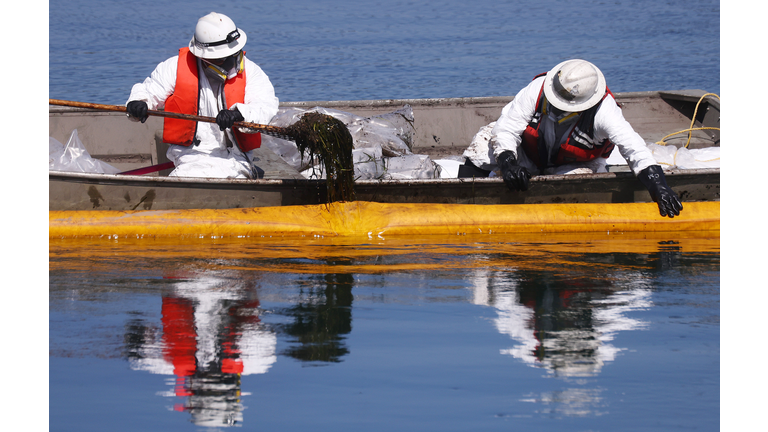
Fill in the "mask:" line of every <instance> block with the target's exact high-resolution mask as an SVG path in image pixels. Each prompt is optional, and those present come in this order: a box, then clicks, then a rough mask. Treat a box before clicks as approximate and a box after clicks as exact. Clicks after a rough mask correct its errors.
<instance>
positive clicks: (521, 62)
mask: <svg viewBox="0 0 768 432" xmlns="http://www.w3.org/2000/svg"><path fill="white" fill-rule="evenodd" d="M214 9H215V10H216V11H217V12H222V13H225V14H227V15H229V16H230V17H232V18H233V19H234V20H235V23H236V24H237V25H238V26H239V27H240V28H242V29H243V30H244V31H245V32H246V33H247V35H248V43H247V46H246V51H247V52H248V56H249V58H251V59H252V60H254V61H255V62H256V63H258V64H259V65H260V66H261V67H262V69H263V70H264V71H265V72H266V73H267V74H268V75H269V77H270V79H271V81H272V83H273V85H274V87H275V90H276V93H277V96H278V97H279V98H280V100H282V101H307V100H311V101H322V100H355V99H399V98H435V97H471V96H511V95H514V94H515V93H517V91H518V90H519V89H520V88H522V87H523V86H524V85H525V84H526V83H527V82H529V81H530V80H531V79H532V78H533V76H534V75H536V74H538V73H540V72H545V71H547V70H548V69H549V68H551V67H552V66H554V65H555V64H557V63H559V62H561V61H563V60H565V59H568V58H584V59H587V60H590V61H592V62H593V63H595V64H596V65H597V66H598V67H600V68H601V70H602V71H603V72H604V74H605V75H606V79H607V82H608V86H609V87H610V88H611V90H612V91H615V92H628V91H649V90H680V89H702V90H705V91H708V92H714V93H718V94H719V92H720V2H719V1H714V0H704V1H700V2H696V3H695V4H692V3H690V2H683V1H668V0H635V1H629V0H619V1H603V0H584V1H580V2H567V1H558V0H541V1H537V2H524V1H499V0H495V1H487V0H476V1H471V2H468V1H463V0H448V1H442V2H419V1H375V0H356V1H308V0H306V1H298V0H283V1H259V2H257V3H254V2H230V3H227V5H226V6H223V7H220V6H217V5H216V4H215V3H211V2H208V1H200V0H190V1H183V2H181V1H163V2H157V1H149V0H134V1H126V2H114V1H109V2H97V1H93V0H67V1H63V0H52V1H50V2H49V21H50V27H49V44H50V47H49V68H50V72H49V74H50V76H49V95H50V96H49V97H51V98H56V99H65V100H76V101H84V102H94V103H107V104H122V103H124V102H125V101H126V99H127V97H128V94H129V92H130V88H131V86H132V85H133V84H134V83H136V82H139V81H142V80H143V79H144V78H145V77H146V76H148V75H149V74H150V73H151V72H152V70H153V69H154V67H155V66H156V65H157V63H159V62H161V61H163V60H165V59H167V58H168V57H171V56H173V55H175V54H176V53H177V51H178V49H179V48H180V47H183V46H186V45H187V43H188V42H189V40H190V38H191V36H192V33H193V31H194V26H195V23H196V22H197V19H198V18H199V17H201V16H203V15H205V14H207V13H208V12H211V11H212V10H214Z"/></svg>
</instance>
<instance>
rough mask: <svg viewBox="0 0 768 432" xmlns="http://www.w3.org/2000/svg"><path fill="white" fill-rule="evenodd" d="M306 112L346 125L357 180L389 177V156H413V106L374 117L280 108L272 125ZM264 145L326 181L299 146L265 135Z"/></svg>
mask: <svg viewBox="0 0 768 432" xmlns="http://www.w3.org/2000/svg"><path fill="white" fill-rule="evenodd" d="M307 112H318V113H320V114H325V115H329V116H331V117H334V118H336V119H338V120H341V121H342V122H343V123H344V124H345V125H346V126H347V129H348V130H349V133H350V135H352V141H353V143H354V150H353V159H354V164H355V178H358V179H381V178H389V177H388V175H387V173H386V164H385V160H386V159H387V158H390V157H399V156H406V155H412V154H413V153H412V152H411V147H412V146H413V136H414V134H415V130H414V127H413V121H414V117H413V109H412V108H411V106H410V105H405V106H403V107H402V108H400V109H398V110H396V111H393V112H390V113H385V114H380V115H375V116H371V117H361V116H358V115H355V114H351V113H348V112H344V111H340V110H335V109H331V108H324V107H314V108H311V109H308V110H307V109H302V108H281V109H280V110H279V111H278V113H277V114H276V115H275V116H274V117H273V118H272V120H270V122H269V124H270V125H272V126H278V127H288V126H290V125H292V124H294V123H296V122H297V121H299V119H300V118H301V116H302V115H304V114H305V113H307ZM262 145H263V146H265V147H267V148H269V149H270V150H272V151H273V152H275V154H277V155H279V156H280V157H281V158H283V160H285V162H286V163H288V164H289V165H290V166H292V167H293V168H295V169H296V170H297V171H300V172H301V173H302V175H304V177H306V178H324V173H323V172H322V170H323V167H320V166H318V162H317V161H312V160H309V158H308V157H307V155H304V157H303V158H302V157H301V155H300V154H299V151H298V149H297V148H296V143H294V142H292V141H289V140H284V139H280V138H275V137H272V136H267V135H262ZM430 162H431V161H430ZM396 165H397V164H396ZM432 165H433V166H432V167H431V170H432V171H435V170H436V169H437V170H439V167H436V166H434V164H432ZM406 171H407V170H406ZM406 171H398V172H397V175H398V178H400V177H399V176H404V175H406V174H405V173H406ZM414 174H415V175H419V176H424V175H426V174H425V173H424V172H422V171H419V172H418V173H416V172H414ZM402 178H405V177H402ZM413 178H417V177H413ZM418 178H424V177H418Z"/></svg>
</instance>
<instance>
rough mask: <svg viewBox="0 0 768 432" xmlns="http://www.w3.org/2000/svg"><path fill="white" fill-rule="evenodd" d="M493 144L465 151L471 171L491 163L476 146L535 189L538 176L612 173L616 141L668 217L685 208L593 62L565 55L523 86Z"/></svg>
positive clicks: (516, 187)
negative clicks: (481, 163) (608, 169)
mask: <svg viewBox="0 0 768 432" xmlns="http://www.w3.org/2000/svg"><path fill="white" fill-rule="evenodd" d="M473 144H474V143H473ZM488 146H489V147H490V149H486V150H487V151H485V152H484V151H481V150H477V149H474V150H473V149H472V148H470V149H469V150H468V151H467V152H465V156H468V157H467V159H468V163H465V165H470V166H469V168H468V170H473V169H474V170H476V169H477V168H478V167H479V168H481V169H482V168H483V167H482V166H479V165H478V164H476V163H472V158H471V157H469V155H470V154H472V153H473V152H474V154H475V155H480V156H483V157H484V158H486V159H489V161H485V162H490V164H493V160H492V159H495V164H494V165H496V166H497V167H498V170H499V174H500V175H501V176H502V177H503V178H504V182H505V183H506V185H507V187H508V188H509V189H511V190H513V191H524V190H527V189H528V187H529V179H530V178H531V176H532V175H533V174H576V173H582V172H584V173H587V172H605V171H606V169H605V166H606V160H607V159H608V157H609V156H610V154H611V151H612V150H613V149H614V146H615V147H618V150H619V152H620V153H621V156H622V157H623V158H624V159H625V160H626V161H627V164H628V165H629V167H630V169H631V170H632V172H634V173H635V175H636V176H637V178H638V179H639V180H640V181H641V182H642V184H643V185H644V186H645V187H646V188H647V189H648V191H649V192H650V194H651V197H652V198H653V200H654V201H656V203H657V204H658V206H659V213H660V214H661V216H668V217H670V218H672V217H674V216H677V215H679V214H680V211H681V210H682V209H683V205H682V203H681V202H680V198H679V197H678V196H677V194H676V193H675V192H674V191H673V190H672V189H671V188H670V187H669V186H668V185H667V182H666V179H665V177H664V172H663V171H662V169H661V166H660V165H659V164H658V163H657V162H656V160H655V159H654V158H653V155H652V154H651V151H650V150H648V147H647V146H646V143H645V141H644V140H643V138H642V137H641V136H640V135H639V134H638V133H637V132H635V131H634V130H633V129H632V126H630V124H629V123H628V122H627V121H626V119H624V116H623V115H622V114H621V109H620V108H619V106H618V105H617V104H616V101H615V100H614V98H613V94H612V93H611V91H610V90H609V89H608V87H607V86H606V83H605V77H604V76H603V74H602V72H601V71H600V69H598V68H597V67H596V66H595V65H593V64H592V63H590V62H588V61H585V60H579V59H574V60H567V61H564V62H562V63H560V64H558V65H557V66H555V67H554V68H552V69H551V70H550V71H549V72H547V73H546V74H541V75H539V76H537V77H535V78H534V80H533V81H532V82H531V83H530V84H528V85H527V86H526V87H524V88H523V89H522V90H520V92H519V93H518V94H517V95H516V96H515V98H514V100H512V102H510V103H509V104H507V105H506V106H505V107H504V108H503V109H502V112H501V116H500V117H499V119H498V121H496V123H495V126H493V129H492V131H491V132H490V138H489V140H488ZM488 153H492V156H493V158H490V157H489V156H490V155H488ZM480 159H482V158H480ZM480 159H478V160H480ZM460 176H461V174H460Z"/></svg>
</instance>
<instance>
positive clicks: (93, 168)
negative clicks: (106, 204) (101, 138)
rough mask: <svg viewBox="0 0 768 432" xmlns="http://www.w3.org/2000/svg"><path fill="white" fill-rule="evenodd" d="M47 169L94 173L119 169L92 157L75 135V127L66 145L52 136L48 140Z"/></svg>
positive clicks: (110, 172) (111, 172)
mask: <svg viewBox="0 0 768 432" xmlns="http://www.w3.org/2000/svg"><path fill="white" fill-rule="evenodd" d="M48 141H49V142H48V170H49V171H67V172H81V173H96V174H117V173H118V172H120V170H119V169H117V168H115V167H113V166H112V165H109V164H107V163H105V162H102V161H100V160H98V159H94V158H92V157H91V155H90V154H89V153H88V150H86V149H85V146H84V145H83V143H82V142H81V141H80V138H79V137H78V135H77V129H75V130H73V131H72V134H71V135H70V136H69V141H67V145H66V146H64V145H63V144H61V143H60V142H59V141H58V140H56V139H55V138H53V137H49V140H48Z"/></svg>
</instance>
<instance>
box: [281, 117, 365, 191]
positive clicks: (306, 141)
mask: <svg viewBox="0 0 768 432" xmlns="http://www.w3.org/2000/svg"><path fill="white" fill-rule="evenodd" d="M286 134H287V135H289V136H290V137H291V138H292V139H293V140H294V141H295V142H296V147H297V148H298V150H299V153H300V154H301V157H302V158H303V157H304V155H305V154H308V155H309V157H310V158H317V159H318V160H320V161H321V162H322V164H323V167H324V168H325V173H326V175H325V178H326V186H327V189H328V192H327V194H328V202H329V203H331V202H337V201H354V199H355V191H354V185H355V177H354V174H355V171H354V165H353V162H352V149H353V147H354V142H353V140H352V134H350V133H349V129H347V126H346V125H345V124H344V122H342V121H341V120H339V119H336V118H334V117H332V116H329V115H326V114H321V113H317V112H308V113H306V114H304V115H303V116H301V118H300V119H299V121H298V122H296V123H294V124H292V125H290V126H288V127H287V128H286Z"/></svg>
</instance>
